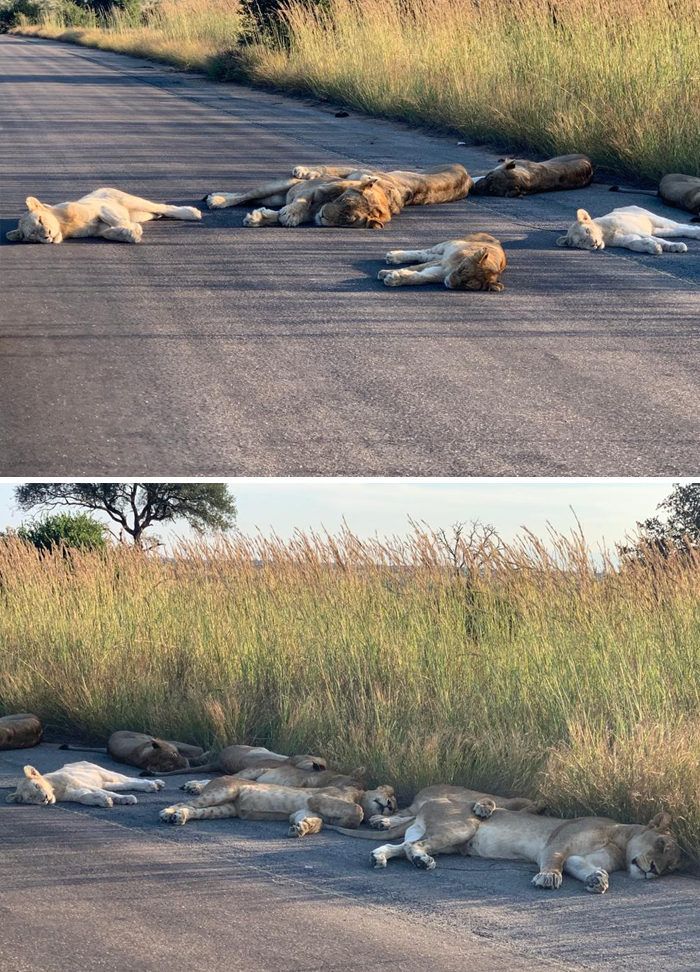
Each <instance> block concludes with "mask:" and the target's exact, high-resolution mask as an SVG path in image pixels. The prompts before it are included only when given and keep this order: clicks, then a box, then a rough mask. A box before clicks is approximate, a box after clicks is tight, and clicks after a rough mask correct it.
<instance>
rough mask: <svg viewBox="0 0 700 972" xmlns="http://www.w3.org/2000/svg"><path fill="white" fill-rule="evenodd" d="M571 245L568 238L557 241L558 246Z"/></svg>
mask: <svg viewBox="0 0 700 972" xmlns="http://www.w3.org/2000/svg"><path fill="white" fill-rule="evenodd" d="M569 245H570V244H569V237H568V236H560V237H559V239H558V240H557V246H569Z"/></svg>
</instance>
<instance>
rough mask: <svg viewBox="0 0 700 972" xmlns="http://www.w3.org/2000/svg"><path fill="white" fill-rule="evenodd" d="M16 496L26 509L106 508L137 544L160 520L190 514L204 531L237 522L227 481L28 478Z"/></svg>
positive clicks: (191, 522) (195, 525)
mask: <svg viewBox="0 0 700 972" xmlns="http://www.w3.org/2000/svg"><path fill="white" fill-rule="evenodd" d="M15 501H16V503H17V505H18V506H19V508H20V509H21V510H32V509H35V508H40V509H45V510H53V509H56V508H57V507H61V506H77V507H81V508H82V509H88V510H93V511H95V512H103V513H106V514H107V515H108V516H109V517H110V519H112V520H113V521H114V522H115V523H118V524H119V526H120V527H121V528H122V530H124V532H125V533H127V534H128V535H129V536H130V537H131V538H132V539H133V541H134V543H136V544H141V543H142V537H143V532H144V530H147V529H148V527H150V526H152V525H153V524H154V523H167V522H173V521H175V520H185V521H186V522H187V523H189V525H190V526H191V527H192V528H193V529H194V530H195V531H197V532H202V531H204V530H228V529H230V528H231V527H232V526H233V525H234V524H235V522H236V503H235V500H234V497H233V496H232V495H231V493H230V492H229V489H228V486H227V485H226V483H24V484H23V485H21V486H18V487H17V488H16V489H15Z"/></svg>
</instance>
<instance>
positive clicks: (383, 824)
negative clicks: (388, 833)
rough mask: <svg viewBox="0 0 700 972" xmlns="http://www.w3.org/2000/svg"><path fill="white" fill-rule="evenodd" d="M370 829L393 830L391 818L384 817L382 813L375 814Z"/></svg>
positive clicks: (370, 819) (370, 820)
mask: <svg viewBox="0 0 700 972" xmlns="http://www.w3.org/2000/svg"><path fill="white" fill-rule="evenodd" d="M369 825H370V827H374V829H375V830H391V826H392V825H391V819H390V818H389V817H383V816H382V815H381V813H375V814H374V815H373V816H371V817H370V818H369Z"/></svg>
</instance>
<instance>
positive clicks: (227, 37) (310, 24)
mask: <svg viewBox="0 0 700 972" xmlns="http://www.w3.org/2000/svg"><path fill="white" fill-rule="evenodd" d="M230 11H231V7H230V5H229V4H228V0H184V2H183V3H179V2H177V0H165V2H164V3H163V4H162V6H161V7H159V8H158V13H157V15H155V17H154V19H153V20H152V22H151V23H149V25H147V26H145V27H141V28H139V29H138V30H134V29H133V28H132V27H131V26H130V25H129V26H126V25H124V24H121V25H120V23H119V21H118V20H116V21H114V22H110V23H109V24H108V25H107V29H105V30H96V29H94V28H92V29H76V30H71V31H69V32H67V33H66V32H65V30H64V25H63V24H57V23H55V22H52V21H50V20H49V21H47V22H46V23H45V24H44V25H43V26H41V27H38V28H36V27H34V28H27V30H30V31H32V32H35V33H39V34H41V35H42V36H49V37H59V38H61V39H64V40H72V41H75V42H77V43H82V44H88V45H94V46H98V47H106V48H111V49H115V50H121V51H128V52H130V53H138V54H142V55H145V56H152V57H159V58H162V59H165V60H169V61H173V62H174V63H177V64H180V65H182V66H193V67H201V68H205V69H207V70H209V71H210V72H212V73H213V74H215V75H218V76H223V77H227V76H230V77H237V78H244V79H247V80H249V81H252V82H254V83H259V84H266V85H274V86H276V87H279V88H288V89H291V90H296V91H305V92H308V91H311V92H313V93H315V94H318V95H321V94H322V95H327V96H329V97H331V98H334V99H337V100H339V101H342V102H344V103H346V104H349V105H354V106H357V107H358V108H361V109H363V110H365V111H368V112H371V113H374V114H380V115H388V116H394V117H399V118H406V119H409V120H412V121H418V122H426V123H428V124H430V125H438V126H443V127H446V128H449V129H452V130H455V131H458V132H460V133H462V134H464V135H465V136H468V137H472V138H477V139H486V140H492V141H496V142H498V143H499V144H500V145H501V146H502V147H503V148H504V149H505V150H507V151H509V152H510V153H515V152H516V151H525V150H530V151H534V152H537V153H542V154H550V153H551V154H555V153H560V152H572V151H577V152H585V153H587V154H589V155H590V156H591V157H592V158H593V159H594V160H595V161H596V162H597V163H598V164H606V165H610V166H613V167H614V168H616V169H618V170H620V171H626V172H628V173H630V174H632V175H635V176H647V177H649V178H650V179H654V180H656V179H658V178H659V177H660V176H661V175H663V174H665V173H667V172H673V171H680V172H688V173H691V174H696V175H697V174H700V0H655V2H650V0H508V2H505V0H479V2H478V3H476V2H473V3H471V2H469V0H327V2H326V3H325V4H323V5H320V6H314V5H310V4H308V3H307V2H305V0H289V4H288V12H287V27H288V30H287V35H288V36H287V38H285V39H283V38H281V37H280V38H278V39H277V40H275V38H274V37H270V36H269V34H267V35H265V36H264V37H260V38H259V42H258V43H251V44H247V45H246V46H244V47H236V42H237V40H238V37H239V35H240V31H241V29H242V25H241V19H240V16H239V15H238V13H237V11H236V9H235V8H234V9H233V12H232V13H231V12H230ZM553 11H554V14H555V16H553V15H552V13H553ZM22 29H23V30H24V28H22ZM249 39H250V38H249ZM253 39H254V38H253ZM227 50H228V51H229V56H228V57H226V56H222V55H225V53H226V51H227Z"/></svg>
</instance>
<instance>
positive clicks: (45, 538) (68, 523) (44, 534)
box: [17, 513, 107, 550]
mask: <svg viewBox="0 0 700 972" xmlns="http://www.w3.org/2000/svg"><path fill="white" fill-rule="evenodd" d="M105 532H106V527H105V526H104V525H103V524H102V523H99V522H98V521H97V520H95V519H94V518H93V517H92V516H90V514H89V513H54V514H53V515H47V516H45V517H44V518H43V519H41V520H34V521H33V522H32V523H23V524H22V525H21V526H20V527H19V529H18V530H17V536H18V537H19V539H20V540H25V541H26V542H27V543H32V544H34V546H35V547H38V548H39V550H51V548H52V547H59V546H61V545H62V546H64V547H78V548H80V549H82V550H101V549H103V548H104V547H105V546H106V545H107V540H106V538H105Z"/></svg>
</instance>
